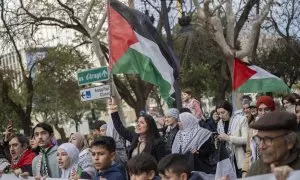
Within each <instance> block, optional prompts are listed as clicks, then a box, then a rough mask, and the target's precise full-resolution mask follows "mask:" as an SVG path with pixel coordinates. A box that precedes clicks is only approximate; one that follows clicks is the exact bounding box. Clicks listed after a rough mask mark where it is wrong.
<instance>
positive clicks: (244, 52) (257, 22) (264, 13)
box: [236, 0, 273, 59]
mask: <svg viewBox="0 0 300 180" xmlns="http://www.w3.org/2000/svg"><path fill="white" fill-rule="evenodd" d="M272 3H273V0H268V2H267V4H266V5H265V6H264V8H263V9H262V11H261V14H260V15H259V16H258V17H256V20H255V21H254V23H253V25H252V30H251V34H250V38H249V39H248V41H247V43H246V46H245V47H244V48H243V49H242V50H240V51H237V53H236V56H237V57H239V58H241V59H242V58H244V57H245V56H248V55H249V54H250V53H251V52H252V49H253V47H254V44H255V38H256V37H257V36H259V32H260V27H261V24H262V23H263V21H264V20H265V19H266V17H267V15H268V14H269V11H270V7H271V5H272Z"/></svg>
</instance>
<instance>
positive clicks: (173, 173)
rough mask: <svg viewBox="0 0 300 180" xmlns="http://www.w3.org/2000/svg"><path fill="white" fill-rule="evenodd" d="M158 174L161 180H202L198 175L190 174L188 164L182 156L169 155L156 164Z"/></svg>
mask: <svg viewBox="0 0 300 180" xmlns="http://www.w3.org/2000/svg"><path fill="white" fill-rule="evenodd" d="M158 173H159V176H160V177H161V179H162V180H168V179H180V180H202V178H201V177H200V175H198V174H196V173H192V170H191V167H190V164H189V162H188V160H187V159H186V158H185V156H184V155H181V154H169V155H168V156H166V157H164V158H162V159H161V161H160V162H159V163H158Z"/></svg>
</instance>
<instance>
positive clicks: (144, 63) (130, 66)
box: [112, 48, 174, 105]
mask: <svg viewBox="0 0 300 180" xmlns="http://www.w3.org/2000/svg"><path fill="white" fill-rule="evenodd" d="M112 73H113V74H121V73H125V74H139V75H140V77H141V79H142V80H144V81H147V82H149V83H151V84H154V85H156V86H158V87H159V92H160V95H161V96H162V97H163V98H164V100H165V101H167V103H168V105H171V103H172V102H173V101H174V99H173V98H172V97H171V94H170V93H169V92H170V90H171V84H170V83H169V82H168V81H166V80H165V79H164V78H163V77H162V75H161V74H160V73H159V71H158V70H157V69H156V68H155V66H154V65H153V64H152V62H151V60H150V58H149V57H147V56H145V55H143V54H141V53H140V52H138V51H136V50H134V49H132V48H128V50H127V51H126V53H125V54H124V55H123V56H122V57H121V58H120V59H118V61H117V62H116V64H114V66H113V69H112Z"/></svg>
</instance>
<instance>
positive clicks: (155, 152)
mask: <svg viewBox="0 0 300 180" xmlns="http://www.w3.org/2000/svg"><path fill="white" fill-rule="evenodd" d="M111 118H112V121H113V123H114V127H115V129H116V130H117V132H118V133H119V135H120V136H122V137H123V138H124V139H126V140H127V141H129V142H130V143H131V146H130V149H129V151H128V157H129V158H131V156H132V152H133V150H134V149H135V148H136V146H137V145H134V144H137V143H133V142H136V141H138V138H139V135H138V134H137V133H134V132H131V131H129V130H127V129H126V128H125V127H124V126H123V124H122V122H121V120H120V116H119V113H118V112H114V113H111ZM150 154H151V155H152V156H153V157H154V158H155V159H156V160H157V162H158V161H159V160H160V159H161V158H163V157H164V156H165V155H166V153H165V143H164V141H163V139H162V138H159V139H153V144H152V148H151V151H150Z"/></svg>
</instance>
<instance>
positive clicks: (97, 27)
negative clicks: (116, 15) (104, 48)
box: [91, 11, 107, 37]
mask: <svg viewBox="0 0 300 180" xmlns="http://www.w3.org/2000/svg"><path fill="white" fill-rule="evenodd" d="M106 17H107V11H105V12H104V14H103V17H102V18H101V20H100V21H99V23H98V25H97V26H96V28H95V30H94V32H93V33H92V34H91V37H96V36H97V34H98V33H99V31H100V30H101V28H102V27H103V24H104V22H105V19H106Z"/></svg>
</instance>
